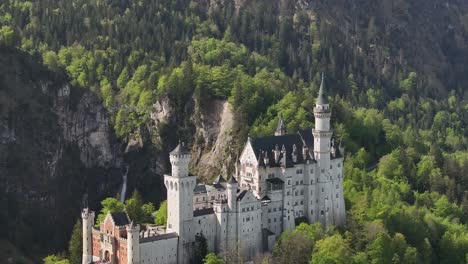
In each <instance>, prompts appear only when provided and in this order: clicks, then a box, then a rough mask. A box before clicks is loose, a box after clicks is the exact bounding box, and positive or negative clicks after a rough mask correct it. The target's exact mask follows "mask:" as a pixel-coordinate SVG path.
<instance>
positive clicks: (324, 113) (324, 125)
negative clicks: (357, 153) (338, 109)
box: [312, 74, 333, 170]
mask: <svg viewBox="0 0 468 264" xmlns="http://www.w3.org/2000/svg"><path fill="white" fill-rule="evenodd" d="M314 116H315V129H314V130H313V131H312V132H313V135H314V140H315V142H314V156H315V159H316V160H317V162H318V163H319V166H320V168H321V169H325V170H327V169H328V167H329V166H330V165H329V164H330V143H331V137H332V134H333V131H331V130H330V117H331V110H330V105H329V104H328V91H327V89H326V87H325V83H324V77H323V74H322V83H321V84H320V90H319V93H318V97H317V102H316V105H315V108H314Z"/></svg>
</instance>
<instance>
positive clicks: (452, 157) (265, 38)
mask: <svg viewBox="0 0 468 264" xmlns="http://www.w3.org/2000/svg"><path fill="white" fill-rule="evenodd" d="M467 43H468V6H467V4H466V3H465V2H464V1H461V0H460V1H457V0H451V1H446V2H444V3H442V2H440V1H423V0H416V1H414V0H411V1H410V0H385V1H377V2H376V1H345V0H332V1H311V0H309V1H307V0H297V1H288V0H274V1H272V0H244V1H241V0H212V1H208V0H206V1H204V0H192V1H189V0H158V1H155V0H139V1H129V0H72V1H71V0H53V1H52V0H38V1H20V0H5V1H3V2H2V3H0V47H1V49H2V50H4V51H5V52H4V54H8V56H13V57H12V59H11V60H13V61H14V57H20V58H23V57H24V56H27V57H28V60H27V61H28V63H23V64H19V65H22V66H20V67H19V68H17V69H16V70H14V71H12V72H9V71H7V70H2V75H1V76H2V78H3V79H0V80H1V81H3V84H2V86H1V87H0V93H1V94H0V96H1V97H0V102H1V108H0V109H2V113H1V118H2V120H0V121H1V123H0V125H2V141H1V142H0V143H1V145H0V146H1V147H2V148H4V149H14V148H15V147H17V146H18V144H25V143H24V142H18V140H15V141H13V140H11V138H12V136H11V133H13V132H11V131H15V128H17V127H18V126H17V124H15V122H13V120H15V118H16V117H15V116H17V115H18V111H19V110H18V109H21V108H15V107H12V106H10V105H9V104H10V102H13V101H16V100H18V99H17V98H16V97H15V96H14V95H15V93H14V91H16V90H14V89H17V90H21V89H22V87H23V86H27V85H28V83H36V84H37V85H33V86H31V87H33V88H34V89H35V90H34V89H33V91H28V92H26V93H25V95H24V96H23V97H24V98H27V94H29V95H30V96H31V97H34V98H36V93H37V94H41V93H42V94H44V93H45V91H43V90H42V91H41V85H40V82H39V80H42V79H43V77H44V74H45V73H47V74H46V75H47V76H49V75H50V76H52V77H47V76H46V77H44V78H45V79H46V80H47V79H51V78H59V79H60V80H61V81H60V83H62V84H63V83H69V86H70V87H71V91H72V94H73V91H75V93H78V94H82V93H85V94H93V96H96V100H92V101H90V103H89V104H88V105H86V106H87V107H91V108H93V107H97V108H98V109H101V108H100V107H104V108H102V110H103V111H104V112H105V113H103V114H102V115H101V114H100V115H99V116H101V117H102V116H106V117H107V116H108V119H105V118H104V119H105V120H106V122H105V123H106V124H107V125H108V126H109V128H108V129H107V130H106V131H107V132H108V134H106V136H105V137H102V138H99V140H97V141H96V142H98V143H99V144H97V145H98V146H105V147H103V148H104V149H112V150H113V151H114V152H113V154H112V158H109V156H108V155H107V156H106V155H104V154H105V153H107V152H106V151H104V152H97V153H98V154H96V155H97V156H96V157H97V158H96V159H89V157H88V158H86V155H80V153H86V151H83V150H86V149H87V147H86V146H88V145H86V144H81V143H79V142H81V141H80V139H79V138H78V137H79V136H80V134H76V133H68V134H67V133H66V131H68V130H67V129H65V128H63V126H62V130H61V131H62V132H63V133H65V135H68V138H67V140H69V141H71V142H74V141H76V142H78V143H77V144H76V145H75V146H74V148H75V149H74V150H73V151H72V152H70V153H73V155H74V156H73V155H70V156H69V157H68V158H75V159H79V160H81V162H83V161H85V162H84V164H83V165H82V166H83V167H86V168H87V169H90V168H92V169H90V171H89V172H88V173H89V174H87V175H88V176H84V178H85V179H94V178H93V176H92V173H95V174H96V175H101V174H103V173H104V174H109V175H113V177H111V176H109V177H102V176H99V177H96V178H95V179H94V181H93V182H92V183H88V181H84V182H82V181H81V180H78V181H79V182H81V185H80V186H81V188H80V189H79V190H74V191H76V194H75V195H73V199H75V198H78V199H80V200H79V201H69V202H70V204H69V208H67V209H66V210H67V211H68V212H69V213H68V214H66V215H65V216H64V217H66V219H64V222H63V223H64V224H63V226H60V227H59V229H58V230H59V231H60V232H61V233H62V235H58V234H57V235H54V241H55V242H54V243H53V244H47V245H46V244H45V243H43V241H42V240H40V239H23V237H22V236H21V234H25V233H27V234H33V235H32V236H33V237H40V234H42V231H41V230H37V229H36V228H34V227H35V222H34V221H33V220H28V219H36V217H37V214H38V213H37V212H31V213H30V214H13V215H15V217H16V219H12V218H11V217H10V218H9V216H11V215H12V214H10V213H6V215H5V217H2V221H5V222H6V223H7V224H9V225H10V226H14V223H16V222H18V221H19V223H22V225H20V226H14V228H15V229H14V230H15V232H6V233H0V234H2V236H4V237H5V238H7V239H8V240H10V241H12V242H13V243H14V244H16V245H17V246H19V247H21V249H22V250H23V251H25V252H26V253H28V254H30V255H32V256H33V257H39V256H43V255H45V254H46V253H47V252H49V253H52V252H55V253H56V252H59V251H62V250H65V249H66V241H67V236H68V234H69V233H70V232H71V229H72V224H73V222H74V221H75V220H76V219H77V218H78V217H79V203H80V202H81V198H82V197H83V195H84V194H85V193H92V192H93V190H95V189H93V188H98V187H96V186H100V187H99V190H100V191H103V193H102V194H99V195H94V196H93V195H90V199H91V203H92V204H93V205H95V206H96V205H97V204H98V201H99V199H102V198H104V197H103V195H116V194H117V193H118V192H119V188H120V183H121V182H120V177H121V175H120V174H121V170H122V168H123V167H125V166H124V165H122V164H123V163H125V164H127V166H128V168H129V181H130V186H129V187H130V189H135V188H137V189H138V190H140V192H141V193H142V196H143V199H144V200H145V201H148V202H153V203H155V204H158V203H159V202H161V200H160V199H161V198H162V197H164V193H163V192H164V188H162V186H160V185H158V184H159V182H160V181H159V180H157V179H158V176H157V175H159V176H160V175H161V173H163V172H164V170H165V169H167V152H168V151H169V150H170V149H171V148H172V147H174V145H175V143H176V142H177V141H178V140H179V139H182V140H184V141H186V142H188V144H189V146H190V147H191V148H192V149H193V151H194V154H195V153H196V155H194V156H195V157H198V161H199V160H200V159H201V157H202V153H208V152H211V151H212V150H213V149H215V148H214V147H213V146H214V143H213V142H215V141H216V139H213V137H216V136H217V134H215V135H213V133H211V132H209V131H210V129H212V126H211V127H210V126H209V125H208V124H209V120H207V118H208V117H209V116H210V113H211V112H212V105H214V104H215V102H225V101H227V102H228V103H229V105H230V110H231V111H232V113H233V115H234V117H233V119H234V122H233V125H232V127H231V128H230V130H229V131H228V132H227V134H229V135H230V137H229V141H227V142H225V144H224V145H223V146H222V148H221V151H220V152H222V153H223V154H222V155H220V158H218V159H217V161H218V162H219V166H217V167H216V168H211V169H210V170H201V169H200V166H201V165H200V164H201V163H198V161H194V162H193V164H192V169H193V171H194V172H197V171H204V172H206V173H205V174H204V175H201V176H203V177H204V178H205V179H206V178H210V177H214V176H216V175H215V174H214V173H218V172H220V171H229V170H230V169H232V168H231V166H232V162H233V160H234V159H235V157H236V155H238V153H239V150H240V148H241V147H242V145H243V143H244V142H245V140H246V138H247V135H248V134H250V135H252V136H260V135H270V134H272V133H273V131H274V128H275V125H276V122H277V118H278V116H279V115H282V116H283V118H284V120H285V123H286V125H287V131H288V132H290V133H294V132H295V131H297V130H298V129H304V128H308V127H311V126H313V114H312V108H313V105H314V102H315V96H316V93H317V90H318V89H317V88H318V84H319V81H320V80H319V79H320V74H321V72H324V73H325V76H326V85H327V86H328V87H329V89H330V90H331V97H330V100H331V105H332V107H333V116H332V121H333V128H334V129H335V135H336V136H337V137H338V138H341V139H342V140H343V142H344V143H345V147H346V150H347V153H348V156H347V159H346V162H345V179H346V181H345V196H346V202H347V210H348V220H347V226H346V228H345V229H344V230H323V229H321V227H319V226H307V225H303V226H301V228H298V229H297V230H296V231H294V232H291V233H286V234H284V235H283V236H282V237H281V239H280V240H279V242H278V243H277V245H276V247H275V251H274V252H273V255H272V258H273V262H274V263H291V259H297V261H296V263H308V262H309V261H311V263H329V262H327V261H335V262H336V263H345V262H350V260H352V261H353V262H356V263H394V262H400V263H439V262H440V263H463V262H465V261H467V260H468V227H467V223H468V151H467V146H468V142H467V136H468V130H467V125H468V105H467V102H468V101H467V97H468V92H467V91H468V89H467V86H468V77H467V76H468V75H467V74H466V73H467V72H468V66H467V65H468V64H467V61H468V47H467ZM29 61H31V62H29ZM8 65H9V63H8V62H5V63H3V64H2V65H1V67H2V68H0V69H3V68H5V67H8ZM28 65H29V66H28ZM31 65H32V66H31ZM22 67H31V68H32V69H37V68H41V69H42V67H44V68H46V69H43V70H40V71H34V70H31V71H30V72H31V73H30V75H31V76H32V77H31V81H27V82H24V83H23V84H20V83H18V82H16V85H13V86H11V85H10V86H8V83H10V84H11V83H12V82H11V80H18V79H21V80H23V79H24V75H22V74H18V73H21V72H22ZM12 76H13V77H12ZM38 77H41V78H38ZM8 78H10V79H8ZM6 80H10V81H8V82H7V81H6ZM6 87H10V88H6ZM9 89H13V90H9ZM38 96H39V95H38ZM37 98H41V97H40V96H39V97H37ZM77 98H81V97H77ZM98 98H99V99H98ZM22 100H25V99H22ZM44 100H47V99H44ZM49 100H52V101H51V102H49V103H48V104H46V103H42V104H40V105H41V107H45V108H44V109H45V110H43V112H41V111H39V112H34V113H35V114H36V115H37V116H35V117H34V120H46V118H50V114H47V113H48V112H47V111H51V110H50V109H49V110H46V109H47V107H49V108H51V109H53V110H54V111H55V113H56V114H57V115H58V116H60V115H61V114H63V111H65V110H64V109H63V108H60V107H59V108H57V107H56V106H55V105H54V103H53V101H54V100H55V99H49ZM76 100H79V99H76ZM30 104H37V103H35V102H31V103H30ZM71 105H73V103H71ZM70 107H72V106H70ZM83 107H84V106H83ZM41 109H42V108H41ZM67 109H68V108H67ZM161 109H162V110H161ZM71 111H72V112H73V111H74V109H73V108H72V110H71ZM99 111H100V110H99ZM101 121H102V120H101ZM55 122H56V121H53V122H52V123H54V124H55ZM215 126H216V125H215ZM218 126H219V124H218ZM56 127H57V128H56V129H59V127H60V122H58V124H57V125H56ZM53 128H54V126H45V125H41V126H39V125H36V124H35V123H31V128H30V131H33V130H34V129H37V130H39V131H40V132H41V133H44V134H47V133H48V132H49V130H51V129H53ZM215 130H216V129H215ZM219 130H221V129H219ZM30 137H32V136H31V135H26V136H25V137H24V140H25V142H28V141H27V140H31V138H30ZM64 137H67V136H64ZM74 137H76V138H74ZM3 138H5V140H3ZM103 138H104V139H103ZM41 140H42V139H41ZM51 140H52V141H53V140H55V139H51ZM90 140H91V139H90ZM49 141H50V140H49ZM39 142H45V143H44V144H46V143H47V142H48V141H47V140H45V141H39ZM86 142H88V141H86ZM89 142H91V143H89V144H91V145H93V144H92V142H94V141H89ZM102 142H108V143H105V144H107V145H105V144H104V145H103V143H102ZM46 145H47V144H46ZM72 145H73V144H72ZM93 146H94V145H93ZM99 148H101V147H98V149H99ZM0 150H1V149H0ZM25 151H27V149H25ZM35 151H37V152H38V153H39V154H40V153H41V151H46V148H44V147H38V148H37V149H35ZM217 151H219V150H217ZM0 153H1V154H3V153H7V154H5V155H8V156H7V157H6V160H7V162H5V163H0V165H1V166H3V167H4V168H8V170H6V169H2V172H6V173H3V174H2V175H0V176H2V177H3V178H4V179H7V180H8V181H10V182H13V183H17V181H18V182H21V181H19V178H18V174H21V175H27V173H24V172H23V171H21V169H25V171H27V170H28V169H29V170H31V165H30V164H27V163H15V162H13V161H14V158H12V157H13V156H11V155H12V154H11V153H12V152H11V151H10V152H7V151H5V152H0ZM99 153H100V154H101V155H100V156H99ZM102 153H104V154H102ZM65 156H66V155H65ZM54 157H55V159H56V160H57V159H58V160H59V161H61V160H64V159H63V158H60V157H59V158H57V157H56V156H54V155H50V157H49V156H45V158H44V159H43V160H44V162H51V161H53V160H54ZM66 157H67V156H66ZM93 157H94V156H93ZM221 157H222V158H221ZM92 160H93V161H94V162H96V164H87V162H86V161H92ZM222 160H227V161H228V162H230V164H227V165H226V166H223V165H224V164H223V163H222ZM100 161H101V162H100ZM65 164H68V163H65ZM80 166H81V165H80ZM44 167H48V166H44ZM223 167H226V168H225V169H223ZM49 168H50V167H49ZM112 170H116V171H117V172H116V173H112ZM103 171H104V172H103ZM60 175H62V176H61V178H60V179H62V180H64V181H69V180H70V179H76V178H79V177H80V176H81V175H77V174H76V173H69V174H67V173H66V172H65V171H64V172H63V173H61V174H60ZM24 177H25V182H26V183H24V184H23V185H22V184H12V185H6V184H4V183H3V182H2V183H0V187H1V188H0V192H1V193H0V206H1V207H0V210H1V211H3V212H9V211H8V209H9V205H10V204H11V201H14V202H15V203H17V204H18V208H16V209H15V210H18V211H21V212H29V211H28V210H29V209H28V208H29V207H28V206H23V205H22V203H21V202H20V201H19V199H20V198H21V197H22V196H17V195H16V194H17V193H22V192H24V191H31V190H34V188H36V186H34V185H33V184H29V179H32V178H36V177H43V179H45V180H44V181H43V183H44V184H47V183H49V182H52V180H51V177H50V172H48V171H46V170H44V171H38V172H37V173H35V174H30V175H29V176H24ZM17 179H18V180H17ZM35 180H37V179H35ZM109 182H111V183H112V184H108V183H109ZM2 185H3V186H2ZM12 186H14V187H12ZM93 186H94V187H93ZM103 186H104V187H103ZM58 187H60V186H58ZM58 190H60V189H58ZM58 190H57V191H58ZM13 194H14V195H13ZM48 197H49V198H47V197H46V198H44V199H45V200H43V201H36V202H37V203H36V208H45V207H48V206H49V207H50V199H51V198H50V197H52V198H53V199H55V198H56V197H57V196H56V195H51V196H48ZM60 208H63V207H60ZM94 209H95V210H99V208H94ZM57 210H61V209H57ZM72 212H76V214H73V213H72ZM57 221H59V220H57ZM45 225H46V226H47V228H52V227H53V223H51V222H47V223H46V224H45ZM28 242H30V243H28ZM299 244H300V245H303V246H301V247H295V246H293V245H299ZM62 245H63V246H62ZM336 245H339V247H338V248H337V246H336Z"/></svg>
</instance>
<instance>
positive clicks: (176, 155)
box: [169, 142, 191, 178]
mask: <svg viewBox="0 0 468 264" xmlns="http://www.w3.org/2000/svg"><path fill="white" fill-rule="evenodd" d="M190 158H191V155H190V152H189V151H188V150H187V149H186V148H185V144H184V143H183V142H179V145H178V146H177V147H176V148H175V149H174V150H173V151H171V153H170V154H169V160H170V161H171V165H172V177H176V178H181V177H186V176H188V167H189V163H190Z"/></svg>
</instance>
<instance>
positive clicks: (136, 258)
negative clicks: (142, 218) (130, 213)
mask: <svg viewBox="0 0 468 264" xmlns="http://www.w3.org/2000/svg"><path fill="white" fill-rule="evenodd" d="M126 230H127V264H139V263H140V225H134V224H133V221H132V222H131V223H130V224H129V225H127V226H126Z"/></svg>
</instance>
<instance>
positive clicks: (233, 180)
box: [228, 175, 237, 184]
mask: <svg viewBox="0 0 468 264" xmlns="http://www.w3.org/2000/svg"><path fill="white" fill-rule="evenodd" d="M228 183H229V184H233V183H237V180H236V177H234V175H232V176H231V178H230V179H229V181H228Z"/></svg>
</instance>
